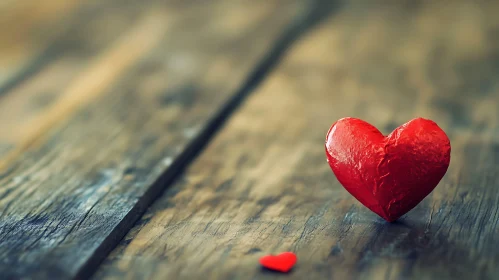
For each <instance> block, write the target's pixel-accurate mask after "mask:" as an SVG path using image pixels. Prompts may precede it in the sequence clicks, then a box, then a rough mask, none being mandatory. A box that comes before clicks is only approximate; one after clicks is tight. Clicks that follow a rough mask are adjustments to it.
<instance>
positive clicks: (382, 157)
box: [326, 118, 451, 222]
mask: <svg viewBox="0 0 499 280" xmlns="http://www.w3.org/2000/svg"><path fill="white" fill-rule="evenodd" d="M450 152H451V147H450V141H449V138H448V137H447V135H446V134H445V132H444V131H443V130H442V129H440V127H438V125H437V124H436V123H435V122H433V121H431V120H426V119H422V118H417V119H414V120H411V121H409V122H408V123H406V124H404V125H402V126H400V127H398V128H397V129H395V130H394V131H393V132H392V133H391V134H390V135H388V136H386V137H385V136H383V134H381V132H380V131H379V130H378V129H376V128H375V127H374V126H372V125H370V124H369V123H367V122H365V121H362V120H359V119H354V118H344V119H340V120H339V121H337V122H336V123H334V124H333V125H332V126H331V128H330V130H329V132H328V133H327V138H326V154H327V159H328V162H329V165H330V166H331V169H332V170H333V172H334V174H335V175H336V178H337V179H338V181H339V182H340V183H341V184H342V185H343V186H344V187H345V189H346V190H347V191H348V192H349V193H350V194H352V195H353V196H354V197H355V198H356V199H357V200H359V201H360V202H361V203H362V204H364V205H365V206H366V207H367V208H369V209H371V210H372V211H373V212H375V213H376V214H378V215H379V216H381V217H382V218H384V219H385V220H387V221H389V222H393V221H395V220H396V219H398V218H399V217H400V216H402V215H404V214H405V213H407V212H409V211H410V210H411V209H412V208H414V207H416V205H418V203H419V202H421V201H422V200H423V199H424V198H425V197H426V196H427V195H428V194H430V193H431V191H433V189H434V188H435V187H436V186H437V185H438V183H439V182H440V180H441V179H442V178H443V176H444V175H445V173H446V172H447V168H448V167H449V163H450Z"/></svg>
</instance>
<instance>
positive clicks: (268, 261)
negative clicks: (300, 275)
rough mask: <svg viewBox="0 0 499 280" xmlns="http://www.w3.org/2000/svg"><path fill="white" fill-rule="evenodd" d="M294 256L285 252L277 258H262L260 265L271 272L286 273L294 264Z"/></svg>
mask: <svg viewBox="0 0 499 280" xmlns="http://www.w3.org/2000/svg"><path fill="white" fill-rule="evenodd" d="M296 260H297V258H296V255H295V254H294V253H291V252H285V253H282V254H279V255H277V256H272V255H269V256H264V257H262V258H261V259H260V264H261V265H262V266H263V267H265V268H267V269H271V270H275V271H280V272H288V271H290V270H291V268H293V266H294V265H295V263H296Z"/></svg>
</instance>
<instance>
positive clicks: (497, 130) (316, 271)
mask: <svg viewBox="0 0 499 280" xmlns="http://www.w3.org/2000/svg"><path fill="white" fill-rule="evenodd" d="M480 3H481V5H478V4H474V2H473V3H472V2H470V1H453V2H452V5H449V4H448V2H445V1H350V2H348V3H345V4H344V5H343V6H342V8H341V10H340V11H339V12H338V14H337V15H335V16H334V17H331V18H330V20H329V21H328V22H326V23H324V24H323V25H321V26H320V27H318V28H317V29H315V30H314V31H313V32H311V33H309V34H308V35H307V36H305V37H303V38H302V39H301V41H300V42H299V43H298V44H297V45H296V46H295V47H293V48H292V49H291V50H290V51H289V52H288V55H287V56H286V57H285V59H284V60H283V62H282V63H281V65H279V67H278V68H277V69H276V70H275V71H274V72H273V73H272V74H271V75H270V76H269V78H268V79H267V80H266V82H265V83H264V85H263V86H262V87H261V88H259V89H257V90H256V92H255V93H254V94H253V95H251V96H250V97H249V98H248V100H247V102H246V103H245V104H244V106H243V107H242V108H241V109H240V111H239V112H237V113H236V114H235V115H234V116H233V117H232V118H231V119H230V121H229V123H228V124H227V126H226V127H225V128H224V129H223V130H222V131H221V133H220V134H219V135H218V136H217V137H216V138H215V140H214V141H213V142H211V143H210V145H209V146H208V148H207V149H206V150H205V151H204V152H203V153H202V154H201V155H200V157H199V158H198V159H197V160H196V161H195V162H194V163H193V164H192V165H191V166H190V167H189V168H188V169H187V170H186V172H185V174H184V175H183V176H182V178H181V179H179V180H178V181H177V182H176V183H175V184H174V186H173V187H172V188H169V189H168V190H167V191H166V192H165V193H164V195H163V196H162V197H161V198H160V199H159V200H158V201H157V202H156V203H155V204H154V205H153V206H152V207H151V209H149V210H148V211H147V213H146V214H145V215H144V217H142V219H141V220H140V221H139V222H138V223H137V224H136V226H135V227H134V229H133V230H132V231H131V232H130V233H129V234H128V235H127V236H126V237H125V239H124V240H123V241H122V242H121V244H120V246H119V247H118V248H117V249H116V250H115V251H114V252H113V253H112V254H111V255H110V256H109V258H108V259H107V260H106V261H105V263H104V265H103V266H102V267H101V269H100V270H99V271H98V273H97V274H96V276H95V278H96V279H280V278H286V279H497V277H499V269H498V267H499V251H498V250H497V248H498V247H499V237H498V236H499V235H498V230H499V228H498V226H497V222H498V218H499V206H498V205H499V195H498V194H499V185H498V183H497V181H498V176H497V164H498V159H499V153H498V151H499V149H498V147H499V146H498V145H499V126H498V121H497V120H498V119H499V116H498V112H499V110H498V109H499V108H498V104H499V103H498V102H499V92H498V90H499V88H498V85H499V80H498V79H497V76H498V74H499V68H498V67H497V65H499V64H498V62H499V60H498V59H499V40H497V38H498V37H497V34H498V33H497V32H498V31H499V18H498V17H497V16H496V15H497V12H499V5H498V4H499V3H497V2H493V1H480ZM345 116H353V117H359V118H363V119H365V120H367V121H369V122H371V123H372V124H374V125H376V126H377V127H378V128H380V129H381V131H382V132H384V133H389V132H391V130H393V129H394V128H395V127H397V126H398V125H400V124H402V123H404V122H406V121H408V120H409V119H411V118H414V117H417V116H422V117H426V118H431V119H433V120H435V121H436V122H437V123H439V124H440V125H441V126H442V127H443V128H444V130H445V131H446V132H447V133H448V134H449V136H450V139H451V142H452V145H453V150H452V162H451V167H450V169H449V171H448V173H447V175H446V177H445V178H444V180H443V181H442V182H441V183H440V185H439V186H438V187H437V188H436V189H435V191H434V192H433V193H432V194H431V195H430V196H429V197H428V198H426V199H425V200H424V201H423V202H422V203H421V204H420V205H419V206H418V207H417V208H415V209H414V210H413V211H411V212H410V213H409V214H407V215H406V216H404V217H403V218H401V219H400V220H399V221H398V222H396V223H387V222H385V221H384V220H382V219H381V218H379V217H378V216H376V215H375V214H373V213H371V212H370V211H369V210H367V208H365V207H363V206H362V205H360V203H358V202H357V201H355V199H353V198H352V197H351V196H350V195H349V194H348V193H347V192H346V191H345V190H344V189H343V188H342V187H341V185H340V184H339V183H338V182H337V181H336V179H335V177H334V175H333V173H332V172H331V171H330V169H329V166H328V165H327V163H326V157H325V153H324V148H323V145H324V138H325V134H326V132H327V130H328V128H329V126H330V125H331V124H332V123H333V122H334V121H336V120H337V119H339V118H341V117H345ZM283 251H294V252H296V253H297V255H298V263H297V266H296V267H295V268H294V270H293V271H292V272H291V273H290V274H289V275H287V276H282V275H277V274H274V273H270V272H267V271H264V270H261V269H260V268H259V265H258V258H259V257H261V256H263V255H264V254H271V253H279V252H283Z"/></svg>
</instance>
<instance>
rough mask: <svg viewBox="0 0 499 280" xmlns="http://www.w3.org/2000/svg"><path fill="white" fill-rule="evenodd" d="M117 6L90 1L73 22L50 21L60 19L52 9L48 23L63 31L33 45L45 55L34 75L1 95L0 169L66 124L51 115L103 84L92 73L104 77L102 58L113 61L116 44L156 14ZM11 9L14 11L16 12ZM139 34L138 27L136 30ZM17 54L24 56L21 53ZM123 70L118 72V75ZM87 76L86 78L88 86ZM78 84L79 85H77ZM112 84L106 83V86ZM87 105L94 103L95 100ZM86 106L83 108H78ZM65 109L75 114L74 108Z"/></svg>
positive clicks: (20, 78)
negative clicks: (57, 125)
mask: <svg viewBox="0 0 499 280" xmlns="http://www.w3.org/2000/svg"><path fill="white" fill-rule="evenodd" d="M114 2H115V3H113V2H112V1H109V0H108V1H100V2H99V3H94V2H93V1H90V2H88V3H85V4H84V5H79V6H78V8H77V9H75V10H77V11H75V12H73V14H75V15H74V16H73V17H71V18H65V17H66V16H61V17H60V18H58V20H56V19H54V18H53V17H49V15H52V16H54V15H56V14H58V13H61V11H60V10H58V9H55V8H54V7H52V9H54V10H55V11H52V12H51V13H48V11H46V13H48V15H46V17H47V18H50V19H51V21H58V22H59V24H58V25H57V28H56V30H58V31H57V32H55V31H54V32H55V33H57V36H56V35H54V34H52V33H54V32H52V33H48V34H46V35H44V37H43V38H41V39H40V40H42V39H43V40H45V41H48V42H45V41H44V42H45V43H42V42H31V43H30V44H32V45H36V46H39V47H40V48H42V47H43V48H46V49H45V50H44V51H43V52H42V53H37V54H36V55H37V56H36V57H35V58H33V61H32V62H31V64H30V65H31V66H29V67H27V69H26V71H28V72H29V73H27V72H26V73H21V74H20V75H18V76H16V77H13V78H11V79H9V80H8V81H7V82H6V87H3V88H2V89H0V128H1V130H0V131H1V132H2V133H0V166H1V167H5V166H6V165H7V162H9V161H10V160H12V159H13V158H15V157H16V156H18V155H19V154H21V153H22V151H24V150H25V149H26V148H27V147H28V146H29V145H30V144H32V143H33V142H35V141H36V139H38V138H39V136H40V134H41V133H43V131H45V130H47V129H49V128H50V127H51V126H53V125H54V124H55V123H56V121H59V122H60V121H63V120H65V119H67V118H66V116H65V115H63V114H60V115H57V116H56V117H55V116H54V115H55V114H54V113H53V112H52V113H50V111H51V110H52V111H54V110H55V109H54V108H55V107H61V106H59V105H57V103H59V104H60V103H68V102H67V101H64V100H67V99H72V100H76V99H77V97H76V95H78V93H75V91H78V90H79V91H85V90H86V89H88V88H89V87H90V86H91V85H92V84H96V83H98V82H99V80H98V79H94V80H93V81H90V82H88V80H89V78H88V76H89V74H88V73H90V72H92V73H94V75H95V76H98V75H102V69H101V70H100V72H99V71H97V69H96V67H97V66H96V64H98V63H99V61H98V60H99V59H101V60H103V57H106V59H112V56H110V55H109V54H110V52H111V51H112V50H114V51H115V52H117V51H118V46H119V45H120V42H117V40H119V38H124V37H127V36H126V35H125V34H126V33H130V32H132V30H131V29H133V28H132V27H135V26H136V25H137V24H138V21H139V20H140V18H141V17H144V15H145V14H148V13H149V14H150V13H151V9H152V8H151V7H150V4H151V3H152V2H153V1H144V2H143V3H144V5H143V6H139V7H136V5H133V4H132V3H126V2H123V1H120V3H116V1H114ZM16 3H20V4H17V6H19V5H20V6H22V7H23V9H21V8H18V10H21V11H25V10H28V11H33V10H35V11H36V10H37V7H31V6H29V5H28V7H30V8H29V9H28V8H27V7H26V5H27V4H28V3H26V2H16ZM21 4H24V5H21ZM29 4H30V5H34V3H29ZM113 4H114V6H113ZM118 4H119V5H118ZM14 6H16V5H14ZM8 7H9V8H10V9H11V10H12V7H10V6H8ZM49 7H51V6H50V5H49ZM46 8H47V7H46ZM25 12H27V11H25ZM11 13H13V12H11ZM14 14H16V13H14ZM44 15H45V14H44ZM3 20H5V19H3ZM47 20H48V19H47ZM104 24H105V26H103V25H104ZM42 26H43V25H42ZM61 26H63V27H61ZM25 28H27V27H25ZM38 28H41V27H38ZM138 28H139V27H138V26H137V28H136V29H138ZM23 30H24V32H28V31H26V30H25V29H23ZM40 32H41V31H40ZM128 37H129V36H128ZM47 45H48V46H47ZM12 47H13V48H14V46H12ZM15 49H16V50H19V48H15ZM25 54H26V57H28V56H30V55H34V54H27V53H25ZM2 55H4V56H9V51H8V50H1V49H0V56H2ZM130 57H132V56H130ZM35 60H36V61H35ZM0 64H1V63H0ZM20 64H22V63H20V62H17V63H16V66H19V65H20ZM101 64H103V63H102V62H101ZM122 68H123V67H121V68H119V67H116V68H115V69H122ZM9 69H10V68H9ZM85 72H86V73H87V74H85ZM85 76H87V78H86V79H87V80H86V81H85ZM95 76H94V77H95ZM78 80H80V82H77V81H78ZM82 83H85V86H86V87H85V86H81V84H82ZM107 84H108V83H101V86H105V85H107ZM71 87H72V88H71ZM75 87H78V90H76V89H75ZM0 88H1V87H0ZM87 91H88V90H87ZM85 93H86V95H89V94H88V93H87V92H85ZM80 95H81V94H80ZM87 99H88V100H90V98H87ZM83 104H84V103H83V102H82V103H80V105H79V106H82V105H83ZM66 107H68V108H71V106H66ZM50 116H52V117H50ZM50 118H52V121H51V120H50ZM55 118H57V120H55ZM2 169H3V168H2Z"/></svg>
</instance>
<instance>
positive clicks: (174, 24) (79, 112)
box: [0, 0, 309, 279]
mask: <svg viewBox="0 0 499 280" xmlns="http://www.w3.org/2000/svg"><path fill="white" fill-rule="evenodd" d="M141 4H142V2H141ZM136 5H137V6H141V5H138V4H136ZM227 11H230V13H227ZM308 11H309V8H308V4H307V5H305V3H303V2H299V1H280V0H273V1H268V0H265V1H247V0H241V1H215V0H213V1H204V2H203V4H200V5H197V4H196V5H194V4H192V3H187V2H186V1H171V2H163V1H158V2H153V3H151V4H150V5H148V9H147V11H146V12H145V13H143V14H141V15H140V16H139V19H138V20H137V21H136V24H135V25H134V26H133V28H131V29H130V30H128V31H126V32H124V33H123V34H122V36H120V37H119V39H118V40H117V41H116V42H114V43H112V44H111V45H110V46H109V48H105V50H104V51H103V52H101V53H97V54H96V55H95V56H94V57H93V58H92V59H91V60H90V61H89V62H88V64H87V65H88V67H85V68H83V70H82V71H78V74H77V75H76V76H75V77H74V78H73V79H72V81H71V82H70V83H69V84H67V85H66V86H65V87H64V89H62V90H63V93H61V97H60V98H58V99H57V100H56V101H55V102H53V103H51V105H49V106H47V109H46V110H43V113H41V114H40V117H37V118H35V119H34V121H33V122H29V123H28V124H26V127H28V128H30V127H31V128H32V129H27V131H28V133H26V134H24V133H23V134H22V135H23V137H20V138H19V139H21V140H20V142H19V143H18V144H19V146H20V147H22V149H21V151H20V152H18V153H16V154H15V155H14V156H12V157H11V158H9V160H8V161H4V167H5V168H4V170H3V173H2V174H0V186H2V187H1V188H0V260H1V261H0V271H1V272H2V278H6V279H11V278H13V279H18V278H21V277H24V278H26V277H27V278H36V279H70V278H85V277H86V276H88V274H90V273H92V271H93V270H95V266H96V265H97V264H98V263H99V262H100V261H101V260H102V259H103V258H104V257H105V256H106V254H107V253H108V252H109V251H110V250H111V249H112V248H114V246H115V245H116V244H117V243H118V242H119V240H120V239H121V238H122V237H123V236H124V234H125V233H126V232H127V231H128V229H129V228H130V227H131V226H132V225H133V223H134V222H135V220H136V219H137V218H138V217H139V216H140V215H141V213H142V212H143V211H144V210H145V209H146V208H147V206H149V204H150V203H151V201H152V200H153V199H155V198H156V197H157V195H158V193H159V192H160V191H161V190H162V189H164V188H165V187H166V186H167V183H168V182H169V180H171V178H172V177H173V176H175V175H176V174H177V173H178V172H179V170H180V168H182V166H184V165H185V163H186V162H187V161H188V160H189V159H190V158H191V157H192V154H193V153H195V152H196V151H197V150H199V149H200V147H201V146H202V144H203V143H204V142H206V141H207V138H209V136H210V134H211V132H212V131H213V129H214V128H215V127H216V125H217V123H218V122H219V121H220V119H221V118H223V117H225V115H226V114H227V113H228V111H230V109H231V108H233V105H234V103H235V102H236V101H237V100H240V99H241V97H243V96H244V93H245V92H246V91H247V90H248V88H250V87H251V83H253V82H255V81H256V79H258V78H259V77H261V76H263V75H264V73H265V71H266V69H267V68H269V67H271V64H272V63H270V62H272V61H274V62H275V61H276V59H277V58H278V57H279V54H280V53H282V52H283V51H284V50H285V48H286V45H287V44H288V43H289V42H290V38H292V37H293V36H291V37H290V35H289V34H297V33H299V31H300V29H301V28H302V25H301V24H300V23H301V22H302V21H303V20H304V18H303V17H304V15H305V14H306V13H308ZM269 61H270V62H269ZM22 127H24V126H22ZM31 131H34V132H31ZM25 135H26V136H25ZM26 139H27V140H26ZM24 143H28V144H24Z"/></svg>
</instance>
